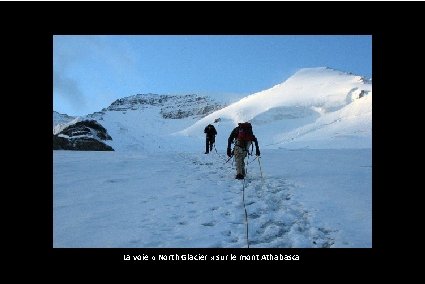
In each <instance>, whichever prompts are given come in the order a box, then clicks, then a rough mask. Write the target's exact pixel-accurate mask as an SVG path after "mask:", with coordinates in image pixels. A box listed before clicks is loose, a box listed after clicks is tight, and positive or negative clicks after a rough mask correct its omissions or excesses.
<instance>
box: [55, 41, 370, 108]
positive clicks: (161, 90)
mask: <svg viewBox="0 0 425 284" xmlns="http://www.w3.org/2000/svg"><path fill="white" fill-rule="evenodd" d="M322 66H327V67H331V68H335V69H338V70H341V71H345V72H351V73H354V74H357V75H361V76H365V77H368V78H371V77H372V36H368V35H361V36H336V35H332V36H278V35H273V36H247V35H244V36H230V35H227V36H213V35H208V36H183V35H178V36H143V35H139V36H88V35H85V36H54V37H53V109H54V110H56V111H58V112H60V113H66V114H68V115H86V114H89V113H93V112H95V111H100V110H101V109H102V108H104V107H108V106H109V105H110V104H111V103H112V102H113V101H114V100H116V99H118V98H122V97H126V96H131V95H135V94H141V93H156V94H188V93H196V94H200V95H209V96H212V97H217V98H220V99H222V98H223V97H224V98H226V99H229V100H231V98H240V97H242V96H244V95H249V94H252V93H255V92H258V91H262V90H265V89H268V88H271V87H273V86H274V85H276V84H279V83H282V82H283V81H285V80H286V79H287V78H288V77H290V76H291V75H292V74H294V73H295V72H296V71H297V70H299V69H301V68H307V67H322Z"/></svg>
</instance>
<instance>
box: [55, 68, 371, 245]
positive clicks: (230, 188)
mask: <svg viewBox="0 0 425 284" xmlns="http://www.w3.org/2000/svg"><path fill="white" fill-rule="evenodd" d="M54 115H55V113H54ZM70 119H71V120H70ZM87 120H96V121H97V122H98V123H99V124H100V125H101V126H102V127H103V128H104V129H105V133H106V131H107V134H108V135H110V137H112V139H113V140H102V141H103V142H105V143H106V144H108V145H109V146H111V147H112V148H113V149H114V150H115V151H114V152H103V151H102V152H98V151H96V152H94V151H89V152H81V151H53V188H54V198H53V215H54V216H53V222H54V225H53V246H54V247H55V248H94V247H111V248H184V247H189V248H200V247H202V248H210V247H211V248H245V247H248V246H249V247H252V248H371V247H372V154H371V152H372V149H371V148H372V144H371V136H372V135H371V133H372V82H371V81H370V80H367V79H365V78H362V77H360V76H356V75H353V74H350V73H344V72H340V71H337V70H333V69H330V68H308V69H302V70H300V71H299V72H297V73H296V74H294V75H293V76H292V77H290V78H288V79H287V80H286V81H284V82H282V83H281V84H279V85H276V86H274V87H272V88H270V89H268V90H264V91H262V92H258V93H255V94H252V95H250V96H247V97H245V98H242V99H241V100H239V101H237V102H235V103H233V104H230V105H227V106H226V105H225V104H221V103H219V102H216V101H214V100H212V99H209V98H203V97H198V96H195V95H187V96H162V95H153V94H148V95H136V96H131V97H127V98H122V99H119V100H117V101H115V102H113V103H112V104H111V105H110V106H109V107H107V108H105V109H103V110H102V111H100V112H97V113H93V114H90V115H87V116H85V117H75V118H68V119H66V117H65V118H64V119H62V120H60V119H57V120H56V121H58V122H59V121H61V122H60V124H57V125H54V129H56V131H58V132H57V136H59V133H61V136H62V137H63V138H65V136H68V137H67V138H71V136H72V137H78V136H79V135H83V134H84V135H93V132H92V131H93V127H89V125H84V123H86V121H87ZM246 120H248V121H251V122H252V124H253V129H254V133H255V135H256V136H257V138H258V140H259V144H260V148H261V157H259V158H258V157H253V156H248V158H246V159H245V163H246V168H247V175H246V178H245V179H244V180H243V181H239V180H235V165H234V162H233V161H231V160H228V159H227V156H226V145H227V138H228V135H229V134H230V132H231V130H232V129H233V127H234V126H236V125H237V123H238V122H240V121H246ZM78 121H79V122H78ZM76 122H77V123H76ZM209 123H213V124H214V126H215V128H216V129H217V131H218V135H217V138H216V144H215V149H214V151H212V152H210V154H208V155H205V154H204V152H205V136H204V133H203V130H204V127H205V126H206V125H208V124H209ZM76 126H82V127H83V128H82V129H76V128H75V127H76ZM85 127H89V128H90V129H89V130H87V129H86V128H85ZM83 129H86V130H84V131H82V130H83ZM96 136H98V135H97V134H96ZM105 137H106V135H105ZM248 225H249V226H248Z"/></svg>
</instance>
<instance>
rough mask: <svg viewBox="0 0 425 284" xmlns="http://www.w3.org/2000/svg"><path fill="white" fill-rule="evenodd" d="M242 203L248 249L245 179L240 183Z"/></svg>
mask: <svg viewBox="0 0 425 284" xmlns="http://www.w3.org/2000/svg"><path fill="white" fill-rule="evenodd" d="M242 202H243V209H244V210H245V224H246V244H247V246H248V248H249V236H248V213H247V212H246V205H245V178H244V179H243V182H242Z"/></svg>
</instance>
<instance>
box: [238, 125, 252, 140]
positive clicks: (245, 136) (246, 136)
mask: <svg viewBox="0 0 425 284" xmlns="http://www.w3.org/2000/svg"><path fill="white" fill-rule="evenodd" d="M236 139H238V140H239V141H252V140H253V139H254V134H253V133H252V125H251V123H249V122H244V123H239V131H238V136H237V138H236Z"/></svg>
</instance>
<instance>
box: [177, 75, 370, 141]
mask: <svg viewBox="0 0 425 284" xmlns="http://www.w3.org/2000/svg"><path fill="white" fill-rule="evenodd" d="M218 118H220V120H221V127H220V128H222V129H230V130H231V129H232V128H233V127H235V126H236V125H237V123H238V122H243V121H250V122H251V123H252V124H253V126H254V131H256V133H257V134H258V135H257V136H258V137H260V138H261V140H262V142H263V143H262V144H263V145H266V146H267V147H269V148H276V147H289V148H292V147H296V148H297V147H312V148H316V147H317V148H329V147H336V148H340V147H344V148H345V147H354V148H359V147H360V148H363V147H364V148H370V147H371V131H372V83H371V81H370V80H368V79H366V78H363V77H361V76H356V75H353V74H350V73H346V72H342V71H338V70H335V69H332V68H328V67H319V68H305V69H301V70H299V71H298V72H296V73H295V74H294V75H293V76H291V77H290V78H289V79H287V80H286V81H284V82H283V83H281V84H278V85H276V86H274V87H272V88H270V89H267V90H264V91H261V92H258V93H254V94H252V95H250V96H247V97H245V98H243V99H241V100H240V101H238V102H235V103H233V104H231V105H229V106H227V107H225V108H223V109H220V110H218V111H216V112H214V113H212V114H210V115H208V116H206V117H204V118H203V119H201V120H199V121H197V122H196V123H194V124H193V125H191V126H190V127H188V128H186V129H184V130H183V131H181V134H183V135H186V136H197V135H199V133H201V132H202V131H201V130H202V129H203V127H205V125H207V124H208V123H211V122H212V121H215V120H216V119H218ZM230 130H228V131H227V132H229V131H230ZM218 131H219V130H218ZM219 132H220V131H219Z"/></svg>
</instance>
